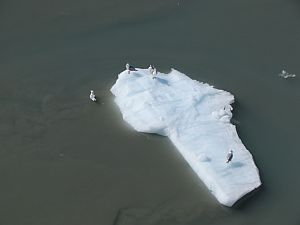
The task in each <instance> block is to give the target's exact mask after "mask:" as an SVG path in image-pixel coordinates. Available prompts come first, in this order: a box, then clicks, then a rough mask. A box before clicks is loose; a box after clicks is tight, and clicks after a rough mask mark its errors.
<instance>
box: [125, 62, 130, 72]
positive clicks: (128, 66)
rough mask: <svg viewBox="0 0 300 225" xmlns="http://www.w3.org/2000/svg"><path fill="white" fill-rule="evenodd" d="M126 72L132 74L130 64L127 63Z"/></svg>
mask: <svg viewBox="0 0 300 225" xmlns="http://www.w3.org/2000/svg"><path fill="white" fill-rule="evenodd" d="M126 70H127V72H128V73H130V64H129V63H126Z"/></svg>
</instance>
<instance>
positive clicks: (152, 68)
mask: <svg viewBox="0 0 300 225" xmlns="http://www.w3.org/2000/svg"><path fill="white" fill-rule="evenodd" d="M148 70H149V72H150V73H151V74H152V73H153V70H154V67H153V66H152V65H150V66H149V68H148Z"/></svg>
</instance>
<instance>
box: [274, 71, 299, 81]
mask: <svg viewBox="0 0 300 225" xmlns="http://www.w3.org/2000/svg"><path fill="white" fill-rule="evenodd" d="M278 76H280V77H283V78H285V79H287V78H294V77H296V74H292V73H288V72H286V71H285V70H282V71H281V73H280V74H278Z"/></svg>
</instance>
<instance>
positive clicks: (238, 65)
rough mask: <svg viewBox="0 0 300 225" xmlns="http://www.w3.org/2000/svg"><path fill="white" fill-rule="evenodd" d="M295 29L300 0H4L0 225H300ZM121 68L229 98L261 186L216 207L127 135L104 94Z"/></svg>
mask: <svg viewBox="0 0 300 225" xmlns="http://www.w3.org/2000/svg"><path fill="white" fill-rule="evenodd" d="M299 27H300V3H299V2H298V1H296V0H294V1H292V0H287V1H279V0H273V1H268V0H260V1H258V0H254V1H234V0H230V1H226V2H225V1H209V2H202V1H188V0H184V1H183V0H180V1H178V0H167V1H158V0H155V1H146V0H139V1H138V0H129V1H120V0H111V1H108V0H107V1H99V0H98V1H96V0H88V1H81V0H80V1H79V0H76V1H69V0H61V1H58V0H55V1H37V0H29V1H20V0H9V1H8V0H3V1H0V78H1V80H0V81H1V82H0V180H1V184H0V199H1V200H0V224H3V225H16V224H20V225H25V224H26V225H27V224H28V225H40V224H43V225H47V224H49V225H69V224H72V225H77V224H78V225H82V224H85V225H108V224H112V225H201V224H203V225H204V224H205V225H206V224H213V225H219V224H231V225H232V224H242V225H250V224H258V225H260V224H261V225H264V224H274V225H282V224H285V225H294V224H295V225H296V224H299V223H300V209H299V200H300V197H299V196H300V189H299V186H300V180H299V170H300V164H299V162H298V161H299V160H298V158H299V157H300V152H299V144H300V143H299V128H300V119H299V115H300V104H299V103H300V81H299V76H300V64H299V58H300V44H299V40H300V29H299ZM127 61H128V62H131V63H132V64H134V65H137V66H140V67H148V65H149V64H150V63H151V64H154V65H156V66H157V67H158V68H159V70H160V71H163V72H167V71H168V70H169V69H170V68H171V67H174V68H176V69H178V70H180V71H182V72H184V73H186V74H188V75H190V76H191V77H192V78H194V79H197V80H200V81H204V82H208V83H210V84H212V85H215V86H216V87H217V88H220V89H225V90H227V91H230V92H231V93H233V94H234V95H235V96H236V99H237V102H236V103H235V104H234V108H235V110H234V114H235V116H234V122H235V124H236V125H237V128H238V132H239V135H240V137H241V139H242V140H243V142H244V144H245V145H246V146H247V148H248V149H249V150H250V151H251V153H252V154H253V156H254V159H255V161H256V163H257V166H258V167H259V169H260V173H261V177H262V181H263V186H262V188H261V189H260V190H259V191H257V192H255V193H253V194H252V195H250V196H248V198H247V199H245V200H243V201H241V202H239V203H238V204H236V205H235V207H233V208H227V207H222V206H220V205H219V204H218V203H217V202H216V200H215V199H214V198H213V197H212V196H211V195H210V194H209V192H208V191H207V190H206V188H205V187H204V186H203V184H202V183H201V181H199V179H198V178H197V177H196V176H195V175H194V173H193V172H192V171H191V169H190V168H189V166H188V165H187V163H186V162H185V161H184V160H183V159H182V158H181V156H180V155H179V153H177V151H176V150H175V148H174V147H173V146H172V144H171V143H170V142H169V141H168V140H167V139H166V138H162V137H159V136H155V135H145V134H141V133H136V132H135V131H133V130H132V129H131V128H129V127H128V125H126V124H125V123H124V122H123V121H122V119H121V114H120V112H119V111H118V109H117V108H116V106H115V105H114V103H113V101H112V96H111V94H110V92H109V89H110V87H111V86H112V84H113V83H114V82H115V80H116V76H117V74H118V73H119V72H120V71H121V70H123V69H124V64H125V63H126V62H127ZM282 69H286V70H287V71H288V72H291V73H296V74H297V75H298V76H297V77H296V78H295V79H289V80H285V79H282V78H279V77H278V76H277V74H278V73H279V72H280V71H281V70H282ZM90 89H94V90H95V92H96V94H97V95H98V98H99V100H100V101H99V104H92V103H91V102H90V101H89V99H88V95H89V90H90Z"/></svg>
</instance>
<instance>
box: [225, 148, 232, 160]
mask: <svg viewBox="0 0 300 225" xmlns="http://www.w3.org/2000/svg"><path fill="white" fill-rule="evenodd" d="M232 158H233V151H232V150H230V151H229V152H228V154H227V161H226V163H229V162H230V161H231V160H232Z"/></svg>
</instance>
